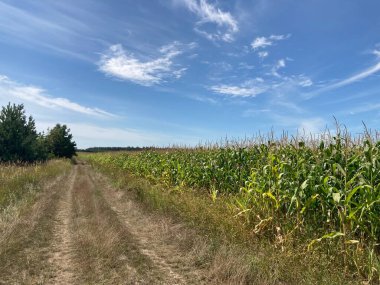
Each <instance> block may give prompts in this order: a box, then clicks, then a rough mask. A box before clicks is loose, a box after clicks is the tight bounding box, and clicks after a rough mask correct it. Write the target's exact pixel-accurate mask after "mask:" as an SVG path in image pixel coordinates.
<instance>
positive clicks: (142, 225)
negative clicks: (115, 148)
mask: <svg viewBox="0 0 380 285" xmlns="http://www.w3.org/2000/svg"><path fill="white" fill-rule="evenodd" d="M5 228H6V230H4V231H3V232H2V233H0V284H202V283H208V282H207V281H206V280H205V278H204V277H203V276H204V274H203V272H202V270H199V269H197V268H196V267H194V266H193V265H191V262H189V257H188V254H187V253H186V250H185V249H184V248H183V247H181V246H180V245H179V243H178V242H177V241H176V239H178V238H181V237H174V236H173V232H174V233H181V225H176V224H174V223H172V222H170V221H167V220H165V219H162V218H159V217H155V216H152V215H151V214H149V213H146V212H145V211H144V210H143V209H142V208H141V207H140V206H139V205H138V204H137V203H136V202H134V201H133V199H129V197H128V194H126V193H125V192H118V191H116V190H115V189H113V188H112V187H111V186H110V185H109V183H108V182H107V180H106V179H105V178H104V177H102V176H101V175H99V174H97V173H95V172H94V171H93V170H92V169H91V168H90V167H89V166H87V165H75V166H73V169H72V171H71V172H70V173H69V174H68V175H64V176H62V177H59V178H57V179H56V180H55V181H54V182H53V183H51V184H50V185H47V186H46V187H45V188H44V190H43V191H41V193H40V194H39V196H38V198H37V199H36V201H35V202H34V203H33V204H32V205H30V206H28V207H27V208H26V209H23V210H22V211H20V214H19V216H18V217H17V218H16V219H13V220H12V222H11V223H9V225H7V226H6V227H5Z"/></svg>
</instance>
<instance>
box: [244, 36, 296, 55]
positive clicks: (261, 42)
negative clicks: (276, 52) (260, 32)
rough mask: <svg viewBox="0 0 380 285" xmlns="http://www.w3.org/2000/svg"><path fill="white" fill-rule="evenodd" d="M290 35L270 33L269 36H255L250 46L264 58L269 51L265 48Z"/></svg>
mask: <svg viewBox="0 0 380 285" xmlns="http://www.w3.org/2000/svg"><path fill="white" fill-rule="evenodd" d="M289 37H290V34H287V35H271V36H269V37H257V38H255V39H254V40H253V41H252V43H251V48H252V49H253V50H254V51H256V52H257V55H258V56H259V57H260V58H261V59H264V58H266V57H267V56H268V55H269V52H268V51H267V50H265V49H266V48H268V47H270V46H273V45H274V44H275V43H276V42H278V41H282V40H286V39H288V38H289Z"/></svg>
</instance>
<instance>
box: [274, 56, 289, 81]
mask: <svg viewBox="0 0 380 285" xmlns="http://www.w3.org/2000/svg"><path fill="white" fill-rule="evenodd" d="M285 66H286V61H285V59H279V60H278V61H277V62H276V64H275V65H274V66H273V67H272V75H273V76H276V77H281V75H280V74H279V73H278V70H279V69H281V68H284V67H285Z"/></svg>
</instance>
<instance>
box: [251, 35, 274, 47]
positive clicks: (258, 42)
mask: <svg viewBox="0 0 380 285" xmlns="http://www.w3.org/2000/svg"><path fill="white" fill-rule="evenodd" d="M272 43H273V42H272V41H270V40H269V39H268V38H266V37H258V38H256V39H254V40H253V42H252V43H251V47H252V48H253V49H259V48H265V47H268V46H271V45H272Z"/></svg>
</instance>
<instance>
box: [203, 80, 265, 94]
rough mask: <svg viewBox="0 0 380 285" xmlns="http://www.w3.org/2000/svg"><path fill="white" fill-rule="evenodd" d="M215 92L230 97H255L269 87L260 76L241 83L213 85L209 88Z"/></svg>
mask: <svg viewBox="0 0 380 285" xmlns="http://www.w3.org/2000/svg"><path fill="white" fill-rule="evenodd" d="M210 89H211V90H212V91H214V92H215V93H219V94H223V95H228V96H231V97H255V96H257V95H259V94H261V93H264V92H266V91H267V90H268V89H269V87H268V86H267V85H266V84H265V83H264V81H263V79H262V78H255V79H252V80H247V81H245V82H244V83H242V84H241V85H227V84H222V85H215V86H212V87H211V88H210Z"/></svg>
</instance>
